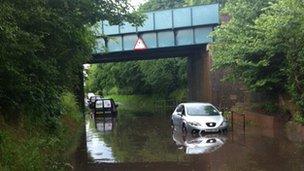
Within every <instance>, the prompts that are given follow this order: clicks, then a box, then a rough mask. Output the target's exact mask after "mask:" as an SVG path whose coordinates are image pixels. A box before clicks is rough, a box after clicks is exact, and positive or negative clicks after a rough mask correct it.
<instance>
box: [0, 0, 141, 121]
mask: <svg viewBox="0 0 304 171" xmlns="http://www.w3.org/2000/svg"><path fill="white" fill-rule="evenodd" d="M130 8H131V6H130V5H129V4H128V3H127V1H126V0H123V1H119V2H118V1H113V2H112V1H104V0H101V1H74V0H56V1H45V0H28V1H26V2H24V1H21V0H16V1H10V0H3V1H1V3H0V44H1V47H0V75H1V77H0V110H1V113H5V115H6V116H7V117H9V116H11V117H16V116H17V115H16V114H17V113H23V114H28V115H31V116H33V117H36V116H38V117H44V118H46V120H47V119H49V118H52V117H54V116H58V115H59V114H60V95H61V93H62V92H63V90H65V89H66V90H70V91H75V92H76V91H77V90H79V84H80V81H81V80H79V74H82V67H81V66H82V64H83V63H84V62H86V61H88V57H89V56H90V55H91V52H92V47H93V46H94V42H95V40H94V39H95V38H94V34H93V33H92V32H91V31H90V27H91V26H93V25H94V24H95V23H96V22H98V21H100V20H105V19H107V20H109V21H110V23H115V24H117V23H121V22H122V21H123V20H127V21H129V22H135V24H140V22H141V21H142V20H143V18H142V17H139V16H140V14H139V13H138V12H134V13H130V12H129V11H130V10H129V9H130Z"/></svg>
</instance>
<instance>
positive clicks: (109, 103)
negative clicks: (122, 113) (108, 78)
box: [94, 98, 118, 117]
mask: <svg viewBox="0 0 304 171" xmlns="http://www.w3.org/2000/svg"><path fill="white" fill-rule="evenodd" d="M117 107H118V104H116V103H115V102H114V100H113V99H111V98H102V99H97V100H96V101H95V106H94V116H95V117H96V116H103V117H116V116H117Z"/></svg>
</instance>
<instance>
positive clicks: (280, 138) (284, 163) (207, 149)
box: [86, 113, 304, 170]
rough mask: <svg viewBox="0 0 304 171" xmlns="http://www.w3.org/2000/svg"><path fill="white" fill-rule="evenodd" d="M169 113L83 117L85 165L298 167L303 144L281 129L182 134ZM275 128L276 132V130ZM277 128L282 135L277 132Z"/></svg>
mask: <svg viewBox="0 0 304 171" xmlns="http://www.w3.org/2000/svg"><path fill="white" fill-rule="evenodd" d="M169 121H170V118H169V117H165V116H164V117H161V116H158V117H134V116H132V115H128V114H123V113H121V114H120V115H119V117H118V118H117V119H113V118H95V119H94V118H91V117H87V120H86V137H87V138H86V140H87V144H86V145H87V151H88V161H87V163H88V166H87V167H89V168H97V169H100V168H104V170H112V169H114V170H115V169H117V168H118V170H149V169H150V170H204V169H207V170H304V159H303V156H304V145H303V144H297V143H293V142H291V141H289V140H288V139H286V137H285V136H284V135H282V134H283V130H280V129H276V130H275V131H273V130H274V129H261V128H257V127H254V126H249V125H248V126H246V127H243V126H240V127H238V125H234V130H232V131H230V132H228V134H227V135H225V134H208V135H202V136H192V135H191V134H188V135H187V136H185V135H183V134H182V133H181V131H180V130H173V131H172V130H171V128H170V122H169ZM277 132H280V134H277ZM281 133H282V134H281Z"/></svg>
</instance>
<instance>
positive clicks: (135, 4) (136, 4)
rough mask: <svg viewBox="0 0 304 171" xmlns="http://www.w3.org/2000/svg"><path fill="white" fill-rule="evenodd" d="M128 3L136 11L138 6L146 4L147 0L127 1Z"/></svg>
mask: <svg viewBox="0 0 304 171" xmlns="http://www.w3.org/2000/svg"><path fill="white" fill-rule="evenodd" d="M129 1H130V3H131V4H132V5H133V6H134V7H135V8H136V9H137V8H138V7H139V5H140V4H143V3H145V2H147V0H129Z"/></svg>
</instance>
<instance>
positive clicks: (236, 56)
mask: <svg viewBox="0 0 304 171" xmlns="http://www.w3.org/2000/svg"><path fill="white" fill-rule="evenodd" d="M267 6H269V2H268V1H264V0H233V1H229V2H228V3H226V5H225V7H224V9H223V10H222V12H224V13H228V14H229V16H230V17H231V20H230V21H229V22H228V23H226V24H224V25H222V26H220V27H219V28H217V29H216V30H215V32H214V33H213V34H214V38H215V42H214V44H213V47H212V54H213V55H214V68H215V69H219V68H225V69H227V70H229V71H230V75H229V76H228V78H229V79H233V80H240V81H243V82H244V83H245V84H246V85H247V86H248V87H249V88H250V89H251V90H255V91H267V92H272V93H276V92H280V91H282V89H284V84H282V83H284V82H285V81H286V77H285V76H284V74H283V73H282V72H281V71H280V69H281V68H282V66H283V65H284V63H282V61H283V60H284V59H283V57H282V56H281V55H280V54H278V56H277V57H276V58H269V57H268V56H267V53H268V52H267V50H266V49H264V47H263V46H264V44H263V43H261V44H256V41H255V40H256V39H257V36H258V35H257V32H256V29H255V28H254V21H255V20H256V19H257V18H258V17H259V16H260V15H261V14H262V13H263V11H262V9H263V8H265V7H267Z"/></svg>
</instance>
